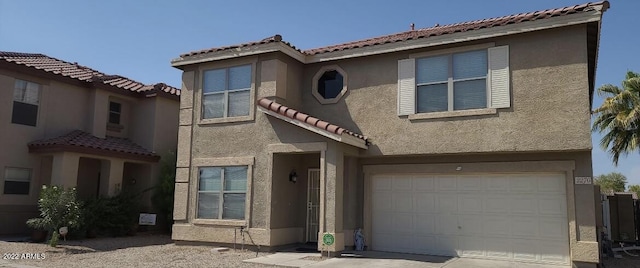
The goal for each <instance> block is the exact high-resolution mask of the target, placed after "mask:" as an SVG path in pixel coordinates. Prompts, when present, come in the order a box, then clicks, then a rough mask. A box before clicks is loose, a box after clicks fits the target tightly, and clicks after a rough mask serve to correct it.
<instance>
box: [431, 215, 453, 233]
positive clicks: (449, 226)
mask: <svg viewBox="0 0 640 268" xmlns="http://www.w3.org/2000/svg"><path fill="white" fill-rule="evenodd" d="M437 223H438V224H437V225H436V233H437V234H457V233H458V215H440V217H438V219H437Z"/></svg>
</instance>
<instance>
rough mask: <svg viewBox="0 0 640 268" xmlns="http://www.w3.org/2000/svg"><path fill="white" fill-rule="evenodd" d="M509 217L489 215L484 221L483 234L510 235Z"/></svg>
mask: <svg viewBox="0 0 640 268" xmlns="http://www.w3.org/2000/svg"><path fill="white" fill-rule="evenodd" d="M510 221H511V218H510V217H509V216H490V217H486V219H485V221H484V226H483V227H484V234H485V235H487V236H492V237H509V236H510V235H511V223H510Z"/></svg>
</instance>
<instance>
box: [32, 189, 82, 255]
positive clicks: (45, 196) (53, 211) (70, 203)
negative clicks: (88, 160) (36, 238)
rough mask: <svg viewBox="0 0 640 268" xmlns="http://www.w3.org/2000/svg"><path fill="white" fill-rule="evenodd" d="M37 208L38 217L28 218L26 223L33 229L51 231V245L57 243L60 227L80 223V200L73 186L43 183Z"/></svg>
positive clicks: (75, 226) (70, 226)
mask: <svg viewBox="0 0 640 268" xmlns="http://www.w3.org/2000/svg"><path fill="white" fill-rule="evenodd" d="M38 208H39V210H40V217H39V218H33V219H29V220H28V221H27V225H28V226H29V227H31V228H34V229H41V230H49V231H51V240H50V241H49V245H50V246H52V247H55V246H56V245H57V243H58V236H59V234H58V230H59V229H60V227H67V228H69V229H73V228H77V227H78V226H80V225H81V222H82V213H81V209H80V208H81V202H80V201H78V198H77V195H76V189H75V188H70V189H64V187H59V186H51V187H47V186H46V185H43V186H42V190H41V191H40V199H39V200H38Z"/></svg>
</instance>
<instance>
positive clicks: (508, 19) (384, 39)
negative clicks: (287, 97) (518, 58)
mask: <svg viewBox="0 0 640 268" xmlns="http://www.w3.org/2000/svg"><path fill="white" fill-rule="evenodd" d="M601 6H602V7H603V8H604V9H606V8H608V7H609V2H607V1H600V2H592V3H585V4H580V5H573V6H567V7H561V8H555V9H547V10H540V11H533V12H527V13H519V14H513V15H508V16H503V17H496V18H489V19H482V20H474V21H468V22H461V23H454V24H448V25H442V26H441V25H437V24H436V26H433V27H429V28H423V29H417V30H412V31H406V32H400V33H395V34H390V35H384V36H379V37H375V38H369V39H364V40H358V41H353V42H348V43H343V44H338V45H331V46H325V47H319V48H313V49H308V50H303V51H301V50H299V49H296V48H295V47H294V46H292V45H291V44H290V43H288V42H285V41H283V40H282V36H281V35H274V36H271V37H268V38H265V39H262V40H260V41H254V42H248V43H242V44H236V45H231V46H224V47H215V48H209V49H204V50H198V51H193V52H189V53H185V54H182V55H180V57H188V56H194V55H199V54H205V53H210V52H218V51H224V50H230V49H237V48H243V47H250V46H256V45H261V44H268V43H274V42H281V43H283V44H286V45H288V46H290V47H292V48H294V49H296V50H298V51H300V52H301V53H302V54H304V55H317V54H322V53H329V52H336V51H343V50H348V49H354V48H362V47H370V46H376V45H382V44H389V43H396V42H403V41H407V40H416V39H422V38H429V37H432V36H440V35H446V34H452V33H458V32H467V31H474V30H479V29H486V28H492V27H498V26H504V25H509V24H516V23H522V22H527V21H535V20H541V19H547V18H553V17H559V16H566V15H571V14H576V13H581V12H590V11H593V10H595V9H596V8H598V7H601Z"/></svg>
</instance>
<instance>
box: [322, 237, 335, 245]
mask: <svg viewBox="0 0 640 268" xmlns="http://www.w3.org/2000/svg"><path fill="white" fill-rule="evenodd" d="M335 241H336V238H335V237H333V235H332V234H324V235H323V236H322V243H323V244H325V245H327V246H331V245H333V242H335Z"/></svg>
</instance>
